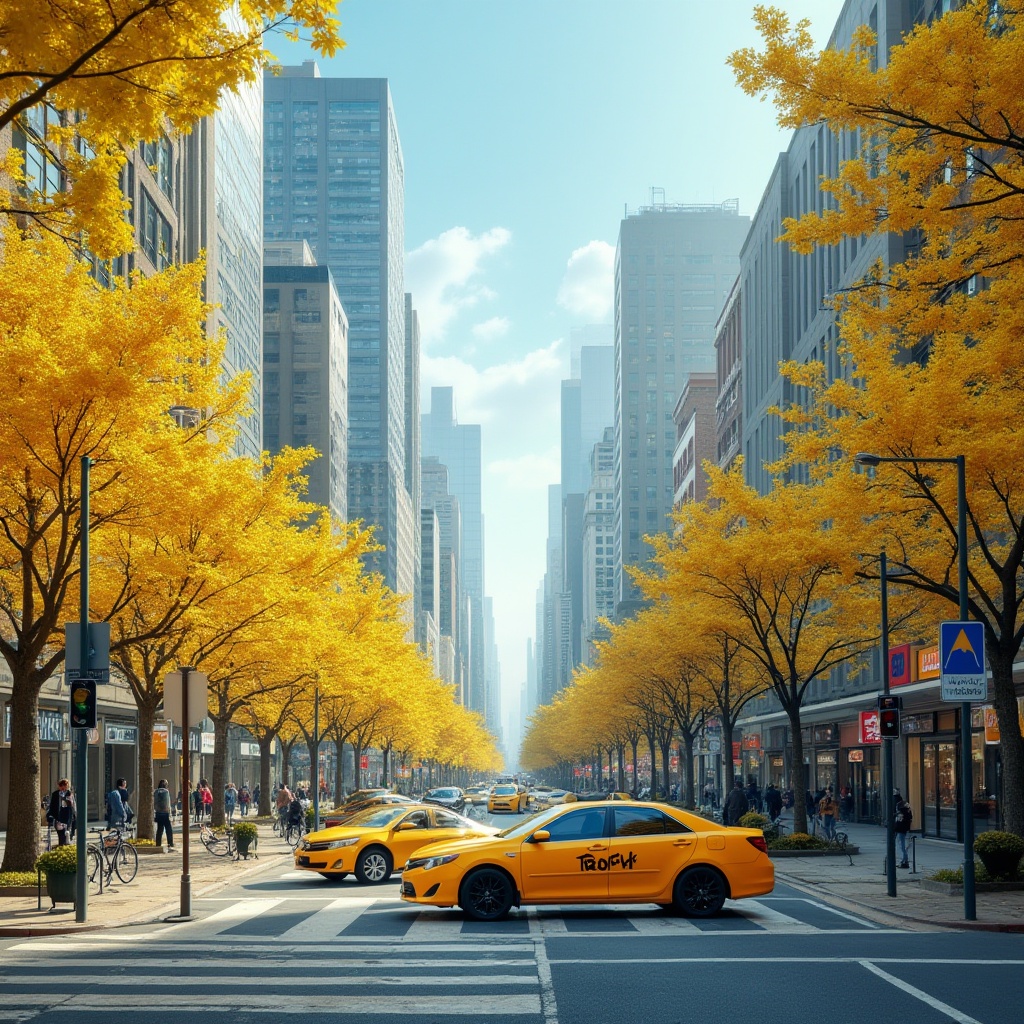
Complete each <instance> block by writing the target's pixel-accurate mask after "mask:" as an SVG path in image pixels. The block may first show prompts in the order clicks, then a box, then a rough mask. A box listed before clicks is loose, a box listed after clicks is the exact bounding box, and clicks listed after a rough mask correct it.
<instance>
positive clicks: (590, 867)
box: [401, 801, 775, 921]
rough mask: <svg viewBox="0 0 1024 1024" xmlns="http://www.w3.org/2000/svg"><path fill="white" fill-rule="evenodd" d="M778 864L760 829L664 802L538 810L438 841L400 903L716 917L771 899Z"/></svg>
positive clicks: (410, 867) (412, 871)
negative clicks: (577, 906) (750, 901)
mask: <svg viewBox="0 0 1024 1024" xmlns="http://www.w3.org/2000/svg"><path fill="white" fill-rule="evenodd" d="M774 886H775V868H774V865H773V864H772V862H771V860H770V859H769V857H768V852H767V844H766V843H765V838H764V835H763V834H762V833H761V830H760V829H753V828H728V827H725V826H722V825H719V824H718V823H717V822H714V821H708V820H707V819H705V818H700V817H698V816H697V815H695V814H689V813H688V812H686V811H682V810H679V809H678V808H675V807H670V806H668V805H667V804H659V803H635V802H628V803H627V802H626V801H622V802H615V801H603V802H601V803H573V804H563V805H559V806H555V807H551V808H549V809H547V810H543V811H538V812H537V813H536V814H534V815H531V816H530V817H529V818H526V819H525V820H524V821H521V822H518V823H517V824H515V825H513V826H512V827H511V828H508V829H505V831H503V832H499V833H498V834H497V835H496V836H488V837H477V838H473V839H464V840H461V841H459V840H456V841H454V842H446V843H435V844H433V845H431V846H426V847H424V848H423V849H420V850H418V851H417V852H416V854H415V856H413V858H412V859H411V860H410V861H409V862H408V863H407V864H406V865H405V870H404V871H403V873H402V887H401V896H402V899H403V900H405V901H406V902H408V903H421V904H430V905H433V906H438V907H453V906H459V907H461V908H462V910H463V912H464V913H465V914H466V916H467V917H469V918H471V919H473V920H475V921H497V920H500V919H502V918H504V917H505V916H506V915H507V914H508V912H509V910H510V909H511V908H512V907H513V906H522V905H523V904H526V903H605V904H607V903H657V904H659V905H661V906H663V907H666V908H674V909H675V910H676V911H677V912H679V913H682V914H686V915H687V916H690V917H711V916H713V915H715V914H717V913H718V912H719V911H720V910H721V909H722V905H723V904H724V903H725V901H726V900H727V899H733V900H738V899H743V898H744V897H748V896H763V895H764V894H765V893H769V892H771V891H772V889H773V888H774Z"/></svg>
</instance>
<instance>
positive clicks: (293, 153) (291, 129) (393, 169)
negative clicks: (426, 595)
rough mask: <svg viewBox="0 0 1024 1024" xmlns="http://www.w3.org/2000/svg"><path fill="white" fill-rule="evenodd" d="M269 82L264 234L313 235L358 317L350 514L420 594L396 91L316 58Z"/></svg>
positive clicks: (389, 572) (380, 564) (352, 317)
mask: <svg viewBox="0 0 1024 1024" xmlns="http://www.w3.org/2000/svg"><path fill="white" fill-rule="evenodd" d="M264 82H265V88H266V96H265V102H264V131H265V144H264V230H265V235H266V239H267V241H275V240H278V239H289V238H295V239H305V240H306V241H307V242H309V245H310V248H311V249H312V250H313V253H314V255H315V256H316V258H317V262H318V263H321V264H326V265H327V266H329V267H330V269H331V274H332V276H333V278H334V283H335V286H336V287H337V289H338V294H339V296H340V297H341V301H342V305H343V306H344V308H345V312H346V314H347V315H348V321H349V348H348V383H349V400H348V409H349V435H348V436H349V451H348V470H349V484H348V514H349V517H350V518H352V519H361V520H363V521H364V522H365V523H367V524H372V525H375V526H376V527H377V540H378V541H379V542H381V543H382V544H383V545H384V550H383V551H381V552H378V553H376V554H375V555H373V556H370V565H371V567H372V568H374V569H376V570H377V571H380V572H381V573H382V574H383V576H384V579H385V582H386V583H387V585H388V586H389V587H391V588H392V589H393V590H395V591H397V592H399V593H403V594H412V593H413V590H414V586H415V579H414V573H415V568H414V565H415V563H414V558H413V547H414V545H415V536H416V526H417V524H416V522H415V520H414V514H413V511H414V510H413V502H412V496H411V494H410V493H409V489H408V487H407V486H406V469H407V467H406V403H405V386H406V371H405V354H406V332H405V288H404V244H405V239H404V234H405V228H404V195H405V187H404V170H403V162H402V150H401V146H400V144H399V138H398V127H397V123H396V120H395V112H394V108H393V106H392V102H391V92H390V90H389V88H388V83H387V80H386V79H383V78H372V79H371V78H321V77H320V72H319V69H318V68H317V66H316V63H315V62H314V61H306V62H305V63H304V64H303V65H302V66H301V67H285V68H282V69H281V74H279V75H271V74H268V75H267V76H266V77H265V80H264ZM417 515H418V512H417ZM410 612H411V610H410Z"/></svg>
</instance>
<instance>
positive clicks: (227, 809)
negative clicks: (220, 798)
mask: <svg viewBox="0 0 1024 1024" xmlns="http://www.w3.org/2000/svg"><path fill="white" fill-rule="evenodd" d="M237 806H238V790H237V788H236V787H235V784H234V783H233V782H229V783H228V784H227V785H226V786H225V787H224V813H225V815H226V816H227V819H228V824H229V825H230V824H232V819H233V818H234V816H235V808H236V807H237Z"/></svg>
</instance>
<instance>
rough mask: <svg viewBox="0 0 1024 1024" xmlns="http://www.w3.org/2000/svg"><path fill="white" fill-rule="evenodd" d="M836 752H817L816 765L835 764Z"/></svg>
mask: <svg viewBox="0 0 1024 1024" xmlns="http://www.w3.org/2000/svg"><path fill="white" fill-rule="evenodd" d="M836 760H837V758H836V751H834V750H819V751H818V754H817V762H818V764H835V763H836Z"/></svg>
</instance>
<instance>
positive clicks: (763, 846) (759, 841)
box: [747, 836, 768, 853]
mask: <svg viewBox="0 0 1024 1024" xmlns="http://www.w3.org/2000/svg"><path fill="white" fill-rule="evenodd" d="M747 842H748V843H750V845H751V846H754V847H756V848H757V849H758V850H760V851H761V852H762V853H767V852H768V840H767V839H765V837H764V836H747Z"/></svg>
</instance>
